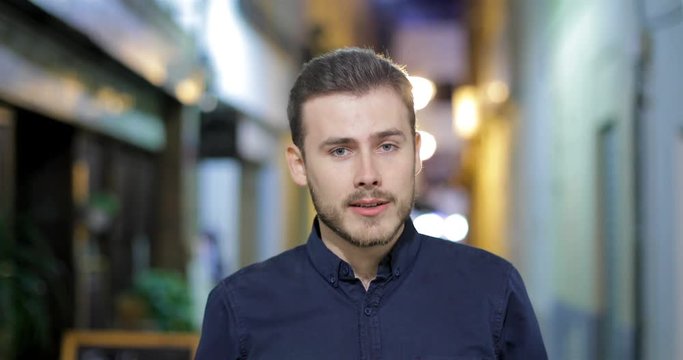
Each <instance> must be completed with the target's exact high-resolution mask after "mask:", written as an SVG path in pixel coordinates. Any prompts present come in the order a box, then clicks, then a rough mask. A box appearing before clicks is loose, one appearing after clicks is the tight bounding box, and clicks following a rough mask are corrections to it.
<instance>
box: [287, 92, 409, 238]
mask: <svg viewBox="0 0 683 360" xmlns="http://www.w3.org/2000/svg"><path fill="white" fill-rule="evenodd" d="M302 119H303V120H302V121H303V128H304V129H305V134H306V135H305V137H304V150H305V159H304V157H303V156H302V154H301V152H300V149H297V148H296V147H290V148H289V149H288V162H289V166H290V170H291V173H292V177H293V179H294V181H295V182H296V183H297V184H299V185H308V187H309V190H310V192H311V197H312V198H313V204H314V205H315V209H316V211H317V212H318V218H319V219H320V220H321V223H320V226H321V232H322V233H323V234H331V236H337V237H339V238H341V239H343V240H345V241H348V242H350V243H351V244H353V245H355V246H359V247H370V246H376V245H384V244H388V243H390V242H391V241H393V239H395V238H396V237H397V236H398V235H399V234H400V232H401V231H402V229H403V221H404V220H405V219H406V218H407V217H408V214H409V213H410V209H411V208H412V205H413V200H414V195H415V166H416V162H417V161H419V159H418V155H417V154H418V149H419V144H420V139H419V136H417V137H416V138H415V141H413V135H412V131H411V127H410V124H409V120H408V112H407V110H406V108H405V105H404V104H403V102H402V101H401V98H400V96H399V95H398V94H397V93H396V92H395V91H393V90H392V89H391V88H388V87H381V88H377V89H373V90H371V91H369V92H368V93H366V94H364V95H362V96H356V95H353V94H349V93H335V94H329V95H324V96H319V97H315V98H313V99H310V100H308V101H306V102H305V103H304V104H303V108H302Z"/></svg>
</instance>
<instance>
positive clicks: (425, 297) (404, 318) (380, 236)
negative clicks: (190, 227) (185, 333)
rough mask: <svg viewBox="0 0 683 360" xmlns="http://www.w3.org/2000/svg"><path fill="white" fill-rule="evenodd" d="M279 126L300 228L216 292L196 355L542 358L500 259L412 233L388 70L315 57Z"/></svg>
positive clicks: (405, 96)
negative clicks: (301, 198) (302, 218)
mask: <svg viewBox="0 0 683 360" xmlns="http://www.w3.org/2000/svg"><path fill="white" fill-rule="evenodd" d="M288 117H289V123H290V128H291V131H292V140H293V143H294V144H293V145H292V146H290V147H289V148H288V149H287V153H286V155H287V162H288V165H289V170H290V173H291V176H292V179H293V180H294V182H296V183H297V184H299V185H301V186H308V188H309V190H310V194H311V197H312V199H313V203H314V205H315V209H316V211H317V218H316V219H315V221H314V226H313V230H312V231H311V234H310V236H309V238H308V241H307V243H306V244H305V245H302V246H299V247H297V248H294V249H292V250H289V251H287V252H284V253H283V254H280V255H278V256H276V257H274V258H271V259H270V260H267V261H265V262H263V263H259V264H255V265H252V266H249V267H246V268H244V269H242V270H240V271H238V272H237V273H235V274H233V275H232V276H230V277H228V278H227V279H225V280H223V281H222V282H221V283H219V284H218V285H217V286H216V288H215V289H214V290H213V291H212V292H211V294H210V296H209V300H208V301H207V306H206V312H205V317H204V324H203V328H202V336H201V341H200V345H199V349H198V352H197V358H198V359H344V360H349V359H389V360H395V359H545V358H546V353H545V348H544V345H543V341H542V339H541V334H540V331H539V328H538V323H537V321H536V317H535V315H534V312H533V310H532V307H531V304H530V301H529V299H528V296H527V294H526V291H525V288H524V285H523V283H522V279H521V278H520V275H519V274H518V272H517V271H516V270H515V269H514V268H513V267H512V265H510V263H508V262H507V261H505V260H503V259H501V258H499V257H496V256H494V255H492V254H489V253H487V252H485V251H483V250H479V249H475V248H472V247H468V246H465V245H462V244H456V243H452V242H448V241H444V240H440V239H435V238H431V237H428V236H424V235H421V234H418V233H417V232H416V231H415V228H414V227H413V224H412V222H411V221H410V218H409V214H410V210H411V207H412V205H413V200H414V196H415V176H416V174H417V173H418V171H419V167H420V160H419V158H418V153H419V151H418V150H419V147H420V136H419V134H418V133H416V132H415V112H414V110H413V99H412V94H411V85H410V83H409V81H408V79H407V78H406V74H405V73H404V72H403V71H402V70H401V69H400V68H398V67H397V66H396V65H394V64H393V63H392V62H391V61H389V60H388V59H386V58H383V57H381V56H379V55H376V54H375V53H374V52H372V51H370V50H361V49H343V50H337V51H334V52H332V53H329V54H326V55H323V56H321V57H318V58H316V59H314V60H312V61H311V62H309V63H307V64H306V65H305V67H304V69H303V71H302V72H301V74H299V77H298V78H297V80H296V82H295V84H294V87H293V88H292V90H291V93H290V98H289V106H288Z"/></svg>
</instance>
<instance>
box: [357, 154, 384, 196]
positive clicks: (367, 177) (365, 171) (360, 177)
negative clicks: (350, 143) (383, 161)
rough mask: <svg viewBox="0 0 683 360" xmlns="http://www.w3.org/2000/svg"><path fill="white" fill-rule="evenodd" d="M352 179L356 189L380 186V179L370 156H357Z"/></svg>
mask: <svg viewBox="0 0 683 360" xmlns="http://www.w3.org/2000/svg"><path fill="white" fill-rule="evenodd" d="M357 159H358V163H357V168H356V174H355V177H354V184H355V186H356V187H363V188H373V187H377V186H380V185H381V184H382V177H381V174H380V172H379V171H378V169H377V166H376V164H375V163H374V161H373V159H372V155H370V154H363V155H362V156H359V157H358V158H357Z"/></svg>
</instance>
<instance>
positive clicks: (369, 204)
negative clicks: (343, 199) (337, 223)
mask: <svg viewBox="0 0 683 360" xmlns="http://www.w3.org/2000/svg"><path fill="white" fill-rule="evenodd" d="M387 203H389V202H388V201H386V200H375V199H372V200H361V201H355V202H352V203H351V204H349V205H350V206H352V207H358V208H374V207H378V206H382V205H384V204H387Z"/></svg>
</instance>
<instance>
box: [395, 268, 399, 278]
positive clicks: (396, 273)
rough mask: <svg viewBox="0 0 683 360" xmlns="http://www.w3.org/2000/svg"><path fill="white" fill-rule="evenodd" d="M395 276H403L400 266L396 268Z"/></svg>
mask: <svg viewBox="0 0 683 360" xmlns="http://www.w3.org/2000/svg"><path fill="white" fill-rule="evenodd" d="M394 276H396V277H399V276H401V270H400V269H399V268H396V270H394Z"/></svg>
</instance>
